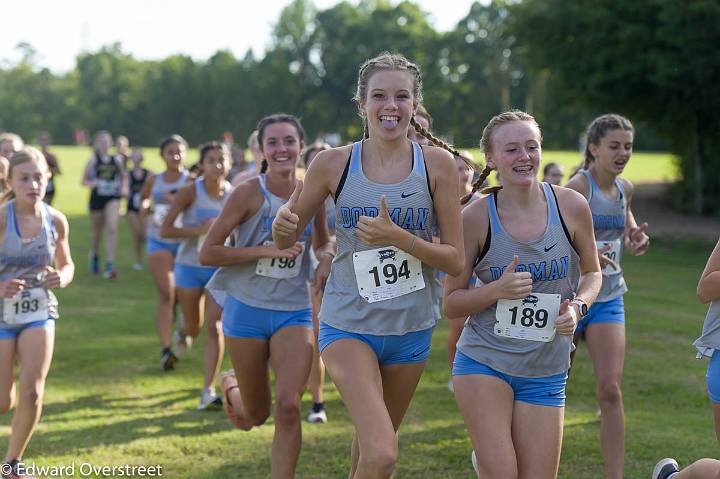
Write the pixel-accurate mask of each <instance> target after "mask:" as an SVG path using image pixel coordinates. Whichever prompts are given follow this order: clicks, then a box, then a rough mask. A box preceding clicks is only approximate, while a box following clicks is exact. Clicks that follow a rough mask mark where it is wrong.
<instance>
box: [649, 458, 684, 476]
mask: <svg viewBox="0 0 720 479" xmlns="http://www.w3.org/2000/svg"><path fill="white" fill-rule="evenodd" d="M679 471H680V466H678V463H677V461H676V460H675V459H673V458H671V457H668V458H665V459H663V460H662V461H660V462H658V463H657V464H655V468H654V469H653V474H652V479H667V478H668V477H670V475H671V474H675V473H676V472H679Z"/></svg>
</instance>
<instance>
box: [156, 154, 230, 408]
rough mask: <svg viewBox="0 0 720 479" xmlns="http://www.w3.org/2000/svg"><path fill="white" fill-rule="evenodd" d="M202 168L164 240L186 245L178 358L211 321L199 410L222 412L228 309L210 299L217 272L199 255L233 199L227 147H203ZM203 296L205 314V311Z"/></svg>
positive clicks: (178, 273)
mask: <svg viewBox="0 0 720 479" xmlns="http://www.w3.org/2000/svg"><path fill="white" fill-rule="evenodd" d="M200 165H201V166H202V170H203V176H202V177H201V178H198V179H197V180H195V182H194V183H191V184H189V185H186V186H183V187H182V188H180V190H178V192H177V193H176V194H175V197H174V198H173V202H172V204H171V206H170V211H169V212H168V214H167V216H165V219H164V221H163V224H162V228H161V230H160V233H161V234H162V235H163V238H178V239H180V240H181V241H180V248H179V249H178V254H177V257H176V258H175V286H176V288H177V297H178V301H179V302H180V307H181V308H182V312H183V322H182V324H180V325H178V328H177V329H176V330H175V334H174V335H173V350H174V352H175V353H177V354H182V353H184V352H185V351H186V350H187V349H188V348H190V346H191V345H192V342H193V339H194V338H196V337H197V335H198V334H199V333H200V328H201V327H202V324H203V321H204V319H207V338H208V345H207V347H206V348H205V368H204V369H205V375H204V383H203V389H202V393H201V395H200V405H199V406H198V409H207V408H208V407H211V408H215V407H217V408H219V407H220V406H221V405H222V401H220V398H218V397H217V395H216V393H215V386H214V384H215V376H216V375H217V373H218V370H219V368H220V363H221V362H222V355H223V350H224V343H223V338H222V333H221V332H220V326H221V325H220V316H221V314H222V310H221V309H220V308H221V306H222V305H218V304H217V303H216V302H215V301H214V300H213V297H212V296H211V295H208V294H205V286H206V285H207V283H208V281H210V278H211V277H212V275H213V273H215V271H216V269H217V268H213V267H207V266H201V265H200V262H199V261H198V251H199V250H200V247H201V246H202V241H203V239H204V238H205V235H206V234H207V231H208V229H209V228H210V225H211V224H212V222H213V221H214V220H215V218H217V217H218V215H219V214H220V211H221V210H222V208H223V205H224V204H225V202H226V200H227V198H228V196H230V191H231V186H230V183H228V182H227V181H226V180H225V178H227V174H228V172H229V171H230V152H229V151H228V149H227V147H225V146H224V145H222V144H221V143H217V142H210V143H207V144H205V145H203V146H202V147H201V148H200ZM180 215H182V224H181V225H180V227H176V226H174V223H175V221H176V219H177V218H178V217H179V216H180ZM203 296H204V297H205V315H203V312H202V311H200V304H201V300H202V298H203Z"/></svg>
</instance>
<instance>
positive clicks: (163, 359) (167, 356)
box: [160, 348, 178, 371]
mask: <svg viewBox="0 0 720 479" xmlns="http://www.w3.org/2000/svg"><path fill="white" fill-rule="evenodd" d="M177 362H178V358H177V356H175V354H173V352H172V350H171V349H170V348H165V349H163V352H162V356H160V365H161V366H162V368H163V370H164V371H170V370H171V369H175V363H177Z"/></svg>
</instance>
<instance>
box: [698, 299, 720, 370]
mask: <svg viewBox="0 0 720 479" xmlns="http://www.w3.org/2000/svg"><path fill="white" fill-rule="evenodd" d="M693 346H695V347H696V348H697V350H698V358H700V357H702V356H708V357H712V355H713V352H714V351H715V350H716V349H720V301H713V302H712V303H710V308H709V309H708V312H707V315H706V316H705V322H704V323H703V329H702V334H701V335H700V337H699V338H697V339H696V340H695V342H694V343H693Z"/></svg>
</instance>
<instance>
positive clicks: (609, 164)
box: [588, 129, 633, 176]
mask: <svg viewBox="0 0 720 479" xmlns="http://www.w3.org/2000/svg"><path fill="white" fill-rule="evenodd" d="M632 148H633V132H632V131H628V130H621V129H615V130H609V131H608V132H607V133H606V134H605V136H603V137H602V138H600V144H598V145H594V144H592V143H591V144H589V145H588V150H589V151H590V154H591V155H592V156H593V158H595V161H594V162H593V164H592V165H591V167H594V168H600V169H602V170H603V171H606V172H607V173H610V174H612V175H615V176H617V175H619V174H620V173H622V172H623V170H624V169H625V166H626V165H627V164H628V162H629V161H630V156H631V155H632Z"/></svg>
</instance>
